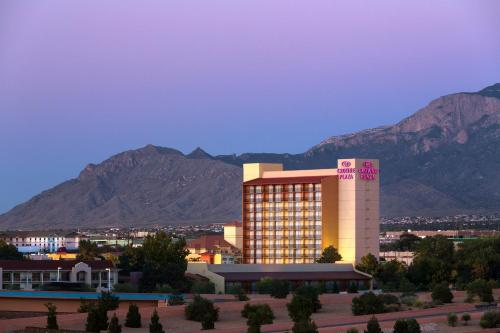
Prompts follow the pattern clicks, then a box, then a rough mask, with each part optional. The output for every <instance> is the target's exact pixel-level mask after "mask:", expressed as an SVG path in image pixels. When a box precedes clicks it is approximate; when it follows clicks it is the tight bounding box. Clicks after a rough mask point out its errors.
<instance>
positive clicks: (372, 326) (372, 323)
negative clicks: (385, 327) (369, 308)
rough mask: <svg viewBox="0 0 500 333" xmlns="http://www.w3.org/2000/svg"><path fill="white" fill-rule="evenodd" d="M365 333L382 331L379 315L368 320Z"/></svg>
mask: <svg viewBox="0 0 500 333" xmlns="http://www.w3.org/2000/svg"><path fill="white" fill-rule="evenodd" d="M365 333H382V329H381V328H380V324H379V323H378V320H377V317H371V318H370V320H368V323H367V324H366V331H365Z"/></svg>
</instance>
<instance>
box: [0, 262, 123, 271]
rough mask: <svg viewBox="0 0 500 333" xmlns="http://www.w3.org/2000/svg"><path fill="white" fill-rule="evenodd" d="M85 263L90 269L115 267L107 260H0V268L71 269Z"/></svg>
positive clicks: (10, 269)
mask: <svg viewBox="0 0 500 333" xmlns="http://www.w3.org/2000/svg"><path fill="white" fill-rule="evenodd" d="M81 262H83V263H85V264H87V265H89V266H90V268H92V269H105V268H115V265H114V264H113V263H112V262H111V261H109V260H91V261H87V260H0V268H2V269H3V270H4V271H5V270H9V271H15V270H18V271H20V270H36V271H55V270H57V268H58V267H61V269H63V270H71V269H72V268H73V267H75V265H77V264H79V263H81Z"/></svg>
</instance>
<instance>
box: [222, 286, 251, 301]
mask: <svg viewBox="0 0 500 333" xmlns="http://www.w3.org/2000/svg"><path fill="white" fill-rule="evenodd" d="M227 293H228V294H231V295H234V298H236V299H237V300H238V301H248V300H249V298H248V296H247V295H246V294H245V291H244V290H243V288H242V287H241V286H240V285H239V284H238V285H233V286H231V287H230V288H229V289H228V291H227Z"/></svg>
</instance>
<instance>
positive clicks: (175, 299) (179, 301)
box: [167, 294, 184, 305]
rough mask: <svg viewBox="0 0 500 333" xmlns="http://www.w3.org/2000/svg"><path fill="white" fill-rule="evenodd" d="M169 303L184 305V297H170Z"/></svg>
mask: <svg viewBox="0 0 500 333" xmlns="http://www.w3.org/2000/svg"><path fill="white" fill-rule="evenodd" d="M167 303H168V305H183V304H184V297H182V295H181V294H172V295H169V297H168V301H167Z"/></svg>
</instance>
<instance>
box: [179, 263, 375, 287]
mask: <svg viewBox="0 0 500 333" xmlns="http://www.w3.org/2000/svg"><path fill="white" fill-rule="evenodd" d="M187 273H190V274H195V275H199V276H203V277H206V278H207V279H209V280H210V281H211V282H213V283H214V284H215V291H216V292H221V293H225V292H226V291H227V290H228V289H229V288H231V287H232V286H235V285H239V286H241V287H243V289H244V290H246V291H247V292H256V291H257V282H259V281H260V280H261V279H262V278H265V277H269V278H272V279H277V280H286V281H289V282H290V283H291V287H292V288H295V287H297V286H298V285H300V284H302V283H307V284H313V285H314V284H320V283H321V284H323V285H324V287H325V289H326V290H327V291H328V290H331V289H332V287H333V285H334V284H337V287H338V288H339V289H340V291H345V290H347V288H348V286H350V285H351V284H352V283H355V284H356V285H358V288H359V289H371V287H372V277H371V275H369V274H366V273H363V272H360V271H358V270H356V269H355V268H354V267H353V265H352V264H240V265H224V264H221V265H211V264H207V263H204V262H190V263H188V268H187Z"/></svg>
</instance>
